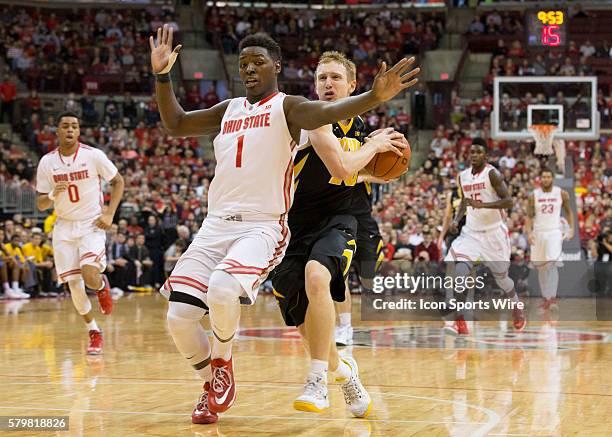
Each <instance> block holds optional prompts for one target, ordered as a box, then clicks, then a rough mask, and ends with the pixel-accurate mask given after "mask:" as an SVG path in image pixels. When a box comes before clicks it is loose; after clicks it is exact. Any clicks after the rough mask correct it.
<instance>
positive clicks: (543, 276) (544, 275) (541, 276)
mask: <svg viewBox="0 0 612 437" xmlns="http://www.w3.org/2000/svg"><path fill="white" fill-rule="evenodd" d="M538 283H539V284H540V293H541V294H542V297H543V298H544V299H549V297H548V287H546V284H547V283H548V270H546V268H544V267H540V268H539V269H538Z"/></svg>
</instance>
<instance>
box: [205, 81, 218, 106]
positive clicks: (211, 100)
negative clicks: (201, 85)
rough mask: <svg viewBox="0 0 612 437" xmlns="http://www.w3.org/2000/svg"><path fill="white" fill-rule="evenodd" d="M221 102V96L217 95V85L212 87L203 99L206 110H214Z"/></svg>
mask: <svg viewBox="0 0 612 437" xmlns="http://www.w3.org/2000/svg"><path fill="white" fill-rule="evenodd" d="M220 101H221V100H220V99H219V96H218V95H217V89H216V87H215V85H211V86H210V88H209V89H208V91H207V92H206V94H204V97H203V98H202V103H203V104H204V108H212V107H213V106H215V105H216V104H217V103H219V102H220Z"/></svg>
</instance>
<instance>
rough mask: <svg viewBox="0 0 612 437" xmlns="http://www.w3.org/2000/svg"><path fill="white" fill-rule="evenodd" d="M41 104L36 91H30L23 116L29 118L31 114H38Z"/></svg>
mask: <svg viewBox="0 0 612 437" xmlns="http://www.w3.org/2000/svg"><path fill="white" fill-rule="evenodd" d="M41 106H42V102H41V101H40V97H39V96H38V92H37V91H36V90H32V91H30V96H29V97H28V98H27V99H26V101H25V115H26V116H27V117H28V118H29V117H30V115H32V114H33V113H35V112H36V113H40V108H41Z"/></svg>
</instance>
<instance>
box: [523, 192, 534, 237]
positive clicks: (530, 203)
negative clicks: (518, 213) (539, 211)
mask: <svg viewBox="0 0 612 437" xmlns="http://www.w3.org/2000/svg"><path fill="white" fill-rule="evenodd" d="M534 217H535V197H534V195H533V193H531V194H530V195H529V199H528V200H527V217H525V233H526V234H527V240H528V241H529V244H533V243H534V240H533V219H534Z"/></svg>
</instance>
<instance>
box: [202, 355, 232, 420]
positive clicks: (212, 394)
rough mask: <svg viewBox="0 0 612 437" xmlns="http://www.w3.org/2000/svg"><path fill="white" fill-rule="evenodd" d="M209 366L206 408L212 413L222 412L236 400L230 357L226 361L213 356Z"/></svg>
mask: <svg viewBox="0 0 612 437" xmlns="http://www.w3.org/2000/svg"><path fill="white" fill-rule="evenodd" d="M211 366H212V381H211V384H210V388H209V390H208V409H209V410H210V411H211V412H212V413H223V412H224V411H227V410H228V409H229V407H231V406H232V405H233V404H234V401H235V400H236V386H235V384H234V366H233V364H232V358H230V359H229V360H228V361H225V360H224V359H222V358H215V359H213V360H212V362H211Z"/></svg>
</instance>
